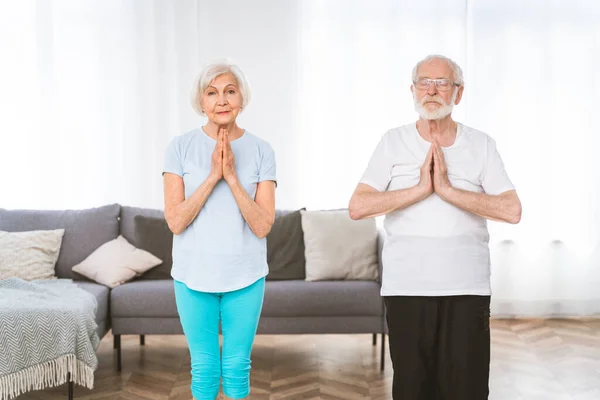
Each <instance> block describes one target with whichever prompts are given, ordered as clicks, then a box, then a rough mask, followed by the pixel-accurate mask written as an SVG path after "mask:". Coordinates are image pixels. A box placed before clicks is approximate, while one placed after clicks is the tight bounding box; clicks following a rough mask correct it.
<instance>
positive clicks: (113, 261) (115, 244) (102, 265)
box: [73, 235, 162, 288]
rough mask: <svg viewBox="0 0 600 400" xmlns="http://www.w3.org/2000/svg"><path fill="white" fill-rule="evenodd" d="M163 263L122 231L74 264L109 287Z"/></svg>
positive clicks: (79, 271) (77, 270)
mask: <svg viewBox="0 0 600 400" xmlns="http://www.w3.org/2000/svg"><path fill="white" fill-rule="evenodd" d="M160 264H162V260H161V259H160V258H158V257H156V256H155V255H153V254H151V253H149V252H147V251H145V250H142V249H138V248H136V247H135V246H133V245H132V244H131V243H129V242H128V241H127V239H125V238H124V237H123V236H122V235H119V237H117V238H116V239H113V240H111V241H110V242H106V243H104V244H103V245H102V246H100V247H98V248H97V249H96V250H95V251H94V252H93V253H92V254H90V255H89V256H88V257H87V258H86V259H85V260H83V261H82V262H80V263H79V264H77V265H75V266H74V267H73V271H75V272H77V273H78V274H81V275H83V276H85V277H86V278H89V279H91V280H93V281H96V282H98V283H100V284H102V285H104V286H108V287H109V288H114V287H115V286H118V285H120V284H122V283H125V282H127V281H130V280H132V279H133V278H135V277H136V276H140V275H142V274H143V273H144V272H146V271H148V270H150V269H152V268H154V267H156V266H157V265H160Z"/></svg>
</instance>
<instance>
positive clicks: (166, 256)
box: [133, 215, 173, 280]
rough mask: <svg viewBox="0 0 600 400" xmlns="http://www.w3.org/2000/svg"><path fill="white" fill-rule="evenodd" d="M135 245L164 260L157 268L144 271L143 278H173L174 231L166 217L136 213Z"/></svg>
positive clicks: (134, 220)
mask: <svg viewBox="0 0 600 400" xmlns="http://www.w3.org/2000/svg"><path fill="white" fill-rule="evenodd" d="M133 224H134V230H135V245H136V246H137V247H138V248H140V249H142V250H146V251H147V252H149V253H152V254H153V255H155V256H156V257H158V258H160V259H161V260H163V263H162V264H161V265H159V266H157V267H156V268H153V269H151V270H150V271H148V272H146V273H144V275H143V276H142V277H141V279H148V280H156V279H171V267H172V265H173V254H172V251H173V232H171V230H170V229H169V226H168V225H167V221H166V220H165V219H164V218H156V217H146V216H144V215H136V216H135V217H133Z"/></svg>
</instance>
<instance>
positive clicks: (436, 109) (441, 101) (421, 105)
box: [410, 59, 463, 120]
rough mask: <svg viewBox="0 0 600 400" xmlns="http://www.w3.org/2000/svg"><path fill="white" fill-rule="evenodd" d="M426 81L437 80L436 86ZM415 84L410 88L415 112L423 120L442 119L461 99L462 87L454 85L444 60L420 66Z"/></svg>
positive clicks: (450, 70) (452, 76) (449, 69)
mask: <svg viewBox="0 0 600 400" xmlns="http://www.w3.org/2000/svg"><path fill="white" fill-rule="evenodd" d="M427 79H438V80H442V81H438V84H436V83H435V82H433V81H431V82H428V81H427ZM416 82H417V83H413V85H412V86H411V87H410V90H411V92H412V93H413V99H414V102H415V110H416V111H417V112H418V113H419V115H420V116H421V117H422V118H423V119H427V120H437V119H442V118H444V117H446V116H448V115H450V113H452V109H453V108H454V106H455V105H456V104H458V103H460V99H461V97H462V91H463V87H462V86H461V87H457V86H456V85H455V84H454V83H455V82H454V75H453V72H452V69H451V68H450V65H448V63H447V62H446V61H444V60H435V59H434V60H431V61H428V62H426V63H424V64H422V65H421V66H420V67H419V69H418V71H417V79H416Z"/></svg>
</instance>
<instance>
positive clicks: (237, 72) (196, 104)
mask: <svg viewBox="0 0 600 400" xmlns="http://www.w3.org/2000/svg"><path fill="white" fill-rule="evenodd" d="M227 73H230V74H232V75H233V76H234V78H235V80H236V82H237V84H238V88H239V91H240V94H241V95H242V107H241V109H242V110H244V109H245V108H246V106H247V105H248V103H250V85H249V84H248V81H247V80H246V77H245V76H244V73H243V72H242V70H241V69H240V68H239V67H238V66H237V65H235V64H233V63H231V62H229V61H216V62H213V63H211V64H208V65H206V66H204V68H202V71H200V75H199V76H198V78H197V79H196V81H195V84H194V87H193V89H192V93H191V94H192V99H191V100H192V108H193V109H194V111H196V112H197V113H198V114H200V115H202V116H203V117H204V116H206V113H204V111H202V106H201V105H200V99H202V93H204V91H205V90H206V88H207V87H208V86H209V85H210V84H211V83H212V82H213V81H214V80H215V79H216V78H217V77H219V76H221V75H223V74H227Z"/></svg>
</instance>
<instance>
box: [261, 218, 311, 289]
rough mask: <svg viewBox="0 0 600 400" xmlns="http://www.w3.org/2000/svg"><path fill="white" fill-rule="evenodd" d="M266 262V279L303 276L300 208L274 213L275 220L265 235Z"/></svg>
mask: <svg viewBox="0 0 600 400" xmlns="http://www.w3.org/2000/svg"><path fill="white" fill-rule="evenodd" d="M302 210H304V208H303V209H302ZM267 263H268V264H269V274H268V275H267V280H271V281H274V280H295V279H304V278H305V273H304V271H305V270H304V265H305V264H306V259H305V258H304V234H303V233H302V216H301V215H300V210H296V211H292V212H287V213H282V212H280V213H278V214H276V216H275V222H274V223H273V226H272V227H271V231H270V232H269V234H268V235H267Z"/></svg>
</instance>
